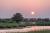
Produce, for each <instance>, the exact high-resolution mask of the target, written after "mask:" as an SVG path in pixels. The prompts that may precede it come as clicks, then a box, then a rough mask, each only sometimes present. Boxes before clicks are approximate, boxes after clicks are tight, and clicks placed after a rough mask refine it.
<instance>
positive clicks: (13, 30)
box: [0, 26, 50, 33]
mask: <svg viewBox="0 0 50 33" xmlns="http://www.w3.org/2000/svg"><path fill="white" fill-rule="evenodd" d="M45 29H48V30H50V26H32V27H30V28H24V29H8V30H7V29H4V30H0V33H1V32H2V33H6V32H29V31H40V30H45Z"/></svg>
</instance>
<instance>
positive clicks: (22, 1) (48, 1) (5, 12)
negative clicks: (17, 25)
mask: <svg viewBox="0 0 50 33" xmlns="http://www.w3.org/2000/svg"><path fill="white" fill-rule="evenodd" d="M32 11H33V12H35V14H34V15H32V14H31V12H32ZM15 13H21V14H22V15H23V16H24V17H25V18H32V17H36V18H50V0H0V18H11V17H12V16H13V15H14V14H15Z"/></svg>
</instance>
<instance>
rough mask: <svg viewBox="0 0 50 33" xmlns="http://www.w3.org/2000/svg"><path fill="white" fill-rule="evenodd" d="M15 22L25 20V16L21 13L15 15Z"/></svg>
mask: <svg viewBox="0 0 50 33" xmlns="http://www.w3.org/2000/svg"><path fill="white" fill-rule="evenodd" d="M12 19H13V20H15V21H16V22H17V23H18V22H20V21H22V20H23V16H22V15H21V13H16V14H14V16H13V17H12Z"/></svg>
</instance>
